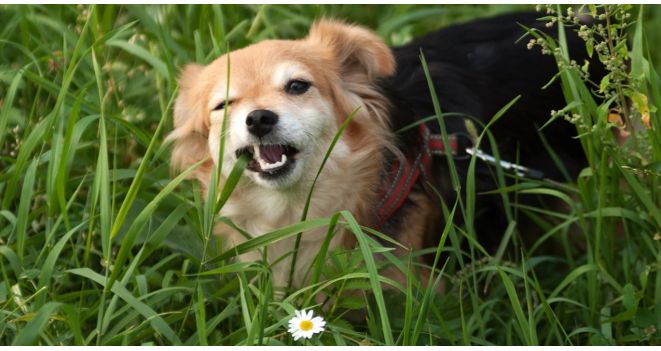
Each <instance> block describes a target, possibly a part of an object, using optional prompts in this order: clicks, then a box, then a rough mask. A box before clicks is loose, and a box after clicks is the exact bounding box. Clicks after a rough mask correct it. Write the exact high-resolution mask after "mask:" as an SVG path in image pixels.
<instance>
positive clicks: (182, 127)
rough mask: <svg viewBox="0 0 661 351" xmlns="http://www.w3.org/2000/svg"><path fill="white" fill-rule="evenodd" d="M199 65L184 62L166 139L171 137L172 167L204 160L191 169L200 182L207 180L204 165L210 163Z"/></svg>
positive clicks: (208, 165) (206, 166)
mask: <svg viewBox="0 0 661 351" xmlns="http://www.w3.org/2000/svg"><path fill="white" fill-rule="evenodd" d="M203 69H204V67H203V66H200V65H196V64H189V65H186V66H184V69H183V70H182V72H181V76H180V78H179V94H178V96H177V100H176V101H175V104H174V130H173V131H172V133H170V135H168V137H167V138H166V140H168V141H173V142H174V144H173V145H174V146H173V149H172V158H171V160H170V165H171V166H172V167H173V168H174V169H176V170H183V169H186V168H188V167H190V166H191V165H193V164H195V163H197V162H198V161H200V160H203V159H208V162H206V163H205V164H203V165H202V166H200V167H199V168H198V169H197V170H195V172H194V177H195V178H197V179H198V180H199V181H200V182H201V183H202V185H203V186H206V183H207V182H208V174H206V173H207V168H209V167H211V164H212V161H211V159H210V153H209V145H208V142H207V141H208V135H209V119H208V116H207V114H206V110H205V106H206V105H207V101H206V99H207V97H206V95H205V94H204V93H203V91H204V90H203V89H204V84H205V83H204V82H205V80H204V79H203V75H202V70H203Z"/></svg>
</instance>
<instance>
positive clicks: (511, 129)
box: [381, 13, 603, 246]
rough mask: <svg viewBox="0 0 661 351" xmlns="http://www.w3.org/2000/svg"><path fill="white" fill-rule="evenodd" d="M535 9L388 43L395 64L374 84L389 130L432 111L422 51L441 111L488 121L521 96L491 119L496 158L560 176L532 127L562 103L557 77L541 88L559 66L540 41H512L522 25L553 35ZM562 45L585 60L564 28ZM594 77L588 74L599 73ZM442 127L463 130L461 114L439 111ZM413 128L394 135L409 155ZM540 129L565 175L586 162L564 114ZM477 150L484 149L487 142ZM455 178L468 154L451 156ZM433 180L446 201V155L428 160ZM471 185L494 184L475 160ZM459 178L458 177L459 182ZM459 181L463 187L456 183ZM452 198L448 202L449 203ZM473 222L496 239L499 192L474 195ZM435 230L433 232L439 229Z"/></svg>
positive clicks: (501, 222)
mask: <svg viewBox="0 0 661 351" xmlns="http://www.w3.org/2000/svg"><path fill="white" fill-rule="evenodd" d="M538 17H540V15H539V14H537V13H514V14H509V15H503V16H498V17H493V18H487V19H482V20H478V21H474V22H469V23H465V24H460V25H455V26H451V27H448V28H445V29H442V30H440V31H436V32H433V33H430V34H428V35H426V36H423V37H421V38H418V39H416V40H414V41H413V42H411V43H410V44H407V45H405V46H403V47H399V48H394V49H393V52H394V54H395V58H396V61H397V71H396V73H395V75H394V76H392V77H390V78H389V79H387V80H384V81H382V82H381V88H382V90H383V91H384V93H385V94H386V96H388V98H389V99H390V101H391V103H392V105H393V106H392V109H391V117H392V120H391V123H392V126H393V130H398V129H400V128H402V127H405V126H407V125H410V124H411V123H414V122H415V121H416V120H419V119H420V118H424V117H428V116H432V115H434V108H433V104H432V100H431V98H430V92H429V88H428V83H427V79H426V78H425V74H424V72H423V69H422V66H421V63H420V52H421V51H422V53H423V54H424V57H425V59H426V62H427V65H428V67H429V70H430V74H431V78H432V81H433V84H434V86H435V89H436V92H437V96H438V101H439V103H440V106H441V109H442V111H443V113H446V112H459V113H463V114H467V115H470V116H474V117H475V118H477V119H479V120H481V121H482V122H483V123H485V124H486V123H487V122H488V121H489V120H490V119H491V118H492V117H493V116H494V114H496V113H497V111H499V110H500V109H501V108H502V107H504V106H505V105H506V104H507V103H509V102H510V101H511V100H512V99H514V98H515V97H516V96H518V95H521V99H520V100H519V101H518V102H517V103H516V104H515V105H514V106H513V107H512V108H510V109H509V110H508V111H507V113H506V114H505V115H504V116H503V117H502V118H501V119H500V120H499V121H498V122H496V123H495V124H494V125H493V126H492V128H491V132H492V133H493V134H494V136H495V138H496V140H497V143H498V149H499V152H500V155H501V158H502V159H505V160H509V161H515V160H516V159H518V160H519V163H520V164H522V165H524V166H527V167H531V168H534V169H538V170H541V171H542V172H544V174H545V176H546V177H547V178H550V179H554V180H559V181H566V180H567V179H564V177H563V176H562V173H561V172H559V170H558V167H557V166H556V165H555V164H554V163H553V161H552V159H551V157H550V155H549V153H548V152H547V151H546V150H545V148H544V146H543V144H542V142H541V140H540V137H539V135H538V131H537V130H538V128H539V127H541V126H542V125H543V124H544V123H545V122H546V121H547V120H548V119H549V118H550V111H551V110H560V109H561V108H563V107H564V106H565V105H566V102H565V99H564V97H563V94H562V91H561V88H560V83H559V79H558V80H557V81H556V82H554V83H553V84H552V85H550V86H549V87H547V88H546V89H542V87H543V86H544V85H546V84H547V83H548V82H549V81H550V80H551V79H552V77H553V76H554V75H555V74H557V73H558V68H557V65H556V62H555V59H554V58H553V57H552V56H551V55H542V54H541V52H540V51H541V49H540V48H539V47H534V48H533V49H532V50H529V49H528V48H527V47H526V45H527V43H528V41H529V39H530V38H532V37H531V36H528V37H525V38H523V39H521V40H519V39H520V38H521V37H522V36H524V34H525V33H526V31H525V29H524V28H523V27H522V26H521V25H523V26H526V27H529V28H537V29H539V30H542V31H544V32H546V33H548V34H550V35H551V36H553V37H555V36H556V34H555V33H557V27H556V26H557V25H556V26H554V27H552V28H547V27H545V26H544V23H545V22H541V21H539V20H537V18H538ZM567 37H568V38H567V39H568V47H569V51H570V54H571V56H572V58H573V59H575V60H576V61H577V62H579V63H582V62H583V60H584V59H587V55H586V50H585V45H584V43H583V41H582V40H581V39H580V38H578V37H577V36H576V34H575V33H574V32H573V31H572V30H567ZM590 67H591V68H592V71H591V74H592V76H593V77H595V76H597V77H599V78H600V77H601V76H602V75H603V71H600V70H599V67H601V65H599V64H597V63H592V64H591V65H590ZM599 78H594V79H597V81H598V79H599ZM427 125H428V127H429V128H430V129H431V130H432V131H433V132H438V131H439V126H438V123H437V122H436V121H432V122H429V123H427ZM445 125H446V129H447V131H448V133H456V132H465V124H464V122H463V120H462V119H461V118H446V119H445ZM416 133H417V129H414V130H412V131H410V132H408V133H403V134H400V135H399V136H398V139H399V147H400V149H401V150H402V151H403V152H404V153H405V154H409V155H411V154H415V153H417V152H419V149H420V147H421V145H420V143H419V141H418V140H417V134H416ZM543 133H544V136H545V137H546V139H547V140H548V142H549V143H550V144H551V147H552V148H553V150H554V151H555V152H556V153H557V155H558V156H559V158H560V159H561V160H562V162H563V163H564V165H565V167H566V168H567V170H568V172H569V174H570V176H571V177H573V178H575V177H576V176H577V175H578V172H579V171H580V170H581V169H582V168H583V167H584V166H585V165H586V161H585V158H584V152H583V150H582V148H581V145H580V143H579V141H578V140H576V139H575V138H574V137H575V136H576V128H575V126H574V125H572V124H571V123H569V122H567V121H564V120H556V121H554V122H553V123H552V124H551V125H549V126H548V127H547V128H545V129H544V130H543ZM482 149H484V150H489V147H488V145H487V143H486V142H484V143H483V145H482ZM457 167H458V170H459V173H460V177H461V178H462V181H463V180H464V179H465V176H466V171H467V168H468V161H461V160H459V161H457ZM434 169H435V176H434V177H435V179H434V180H435V183H437V184H435V185H436V186H437V188H439V190H440V191H441V194H442V195H443V197H444V199H446V201H447V200H452V199H453V194H454V191H453V190H452V188H451V185H450V177H449V173H448V170H447V163H446V160H444V159H442V158H436V159H435V162H434ZM476 178H477V188H478V189H477V191H478V192H481V191H486V190H493V189H494V188H495V187H496V183H495V181H494V177H493V172H492V170H490V169H489V166H487V165H486V164H484V163H482V162H478V164H477V169H476ZM462 185H463V184H462ZM462 187H464V188H465V186H462ZM449 205H451V203H450V204H449ZM477 206H478V209H477V210H478V212H482V213H483V214H484V216H483V218H480V219H477V220H476V228H477V231H478V234H479V235H480V237H481V239H482V242H483V243H484V244H486V246H492V245H493V244H497V242H498V241H499V236H500V235H494V233H496V234H502V233H503V231H504V229H505V227H506V223H505V216H504V214H503V213H502V204H501V201H500V198H499V196H480V195H478V197H477ZM439 232H440V231H439Z"/></svg>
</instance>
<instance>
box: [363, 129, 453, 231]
mask: <svg viewBox="0 0 661 351" xmlns="http://www.w3.org/2000/svg"><path fill="white" fill-rule="evenodd" d="M418 130H419V132H420V138H421V139H422V141H423V148H422V150H421V151H420V152H419V153H418V154H417V155H415V159H410V158H409V159H403V158H401V159H400V158H395V160H394V161H393V163H392V167H391V169H390V172H389V173H388V175H387V177H386V179H385V181H384V183H383V184H384V186H383V187H382V188H381V191H380V195H381V201H380V202H379V203H378V205H377V206H378V207H377V208H378V210H377V221H376V222H377V223H376V225H375V228H376V229H379V228H381V227H382V226H383V225H384V224H385V223H386V222H387V221H388V220H389V219H390V218H391V217H392V215H393V214H394V213H395V212H397V210H398V209H399V208H400V207H401V206H402V204H404V201H406V198H408V196H409V194H410V193H411V188H412V187H413V185H415V183H416V182H417V181H418V178H419V177H420V175H421V174H422V177H423V179H430V175H431V165H432V157H433V156H434V155H446V154H447V152H446V151H445V144H443V139H442V136H441V135H438V134H431V132H430V131H429V128H427V126H426V125H425V124H424V123H422V124H420V127H419V128H418ZM448 142H449V146H450V149H451V153H452V154H453V155H456V154H457V153H458V151H459V150H458V149H459V142H458V140H457V135H455V134H450V135H448Z"/></svg>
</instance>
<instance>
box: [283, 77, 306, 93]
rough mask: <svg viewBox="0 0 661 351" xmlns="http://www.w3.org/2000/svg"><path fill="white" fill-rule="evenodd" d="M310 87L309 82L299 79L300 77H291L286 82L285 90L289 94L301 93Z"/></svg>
mask: <svg viewBox="0 0 661 351" xmlns="http://www.w3.org/2000/svg"><path fill="white" fill-rule="evenodd" d="M308 89H310V82H307V81H304V80H300V79H293V80H290V81H289V82H287V85H285V91H286V92H287V94H291V95H301V94H303V93H305V92H306V91H308Z"/></svg>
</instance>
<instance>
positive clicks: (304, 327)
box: [289, 310, 326, 340]
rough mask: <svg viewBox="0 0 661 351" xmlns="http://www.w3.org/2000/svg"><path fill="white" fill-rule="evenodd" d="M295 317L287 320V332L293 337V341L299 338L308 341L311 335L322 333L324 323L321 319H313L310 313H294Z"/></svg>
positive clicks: (303, 311)
mask: <svg viewBox="0 0 661 351" xmlns="http://www.w3.org/2000/svg"><path fill="white" fill-rule="evenodd" d="M295 314H296V315H295V316H294V317H293V318H292V319H290V320H289V332H290V333H291V335H292V336H293V337H294V340H298V339H300V338H302V337H303V338H306V339H309V338H311V337H312V335H313V334H317V333H321V332H322V331H324V326H325V325H326V321H324V319H323V318H322V317H319V316H317V317H314V318H313V315H312V311H307V312H306V311H305V310H302V311H296V313H295Z"/></svg>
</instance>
